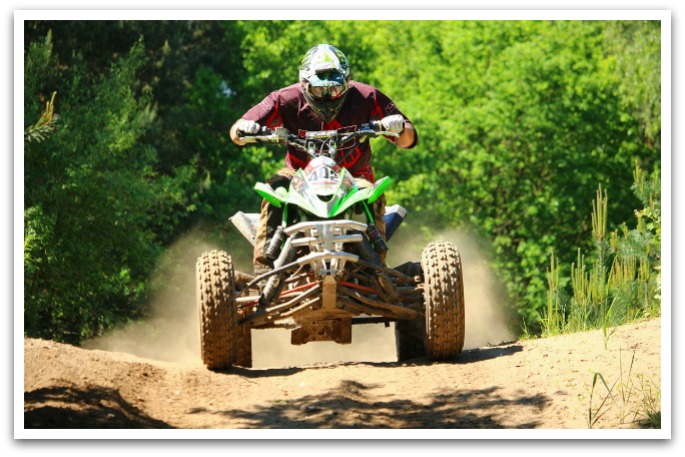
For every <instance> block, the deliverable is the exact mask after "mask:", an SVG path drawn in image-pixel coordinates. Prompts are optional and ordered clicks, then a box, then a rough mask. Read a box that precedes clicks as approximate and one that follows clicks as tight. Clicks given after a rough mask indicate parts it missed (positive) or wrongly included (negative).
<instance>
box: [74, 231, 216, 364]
mask: <svg viewBox="0 0 685 457" xmlns="http://www.w3.org/2000/svg"><path fill="white" fill-rule="evenodd" d="M211 249H217V246H213V245H211V244H209V243H207V242H205V241H203V240H202V236H201V235H200V233H199V231H197V230H193V231H191V232H190V233H188V234H186V235H185V236H183V237H181V238H180V239H179V240H178V241H177V242H176V243H174V244H173V245H172V246H171V247H170V248H169V249H167V251H166V252H165V253H164V255H162V257H161V259H160V261H159V262H158V264H157V266H156V268H155V272H154V274H153V277H152V283H151V284H152V290H153V292H152V296H151V301H150V303H149V317H148V319H147V320H145V321H144V322H136V323H131V324H128V325H125V326H122V327H119V328H116V329H114V330H112V331H110V332H108V333H107V334H105V335H103V336H101V337H98V338H95V339H92V340H89V341H87V342H85V343H84V344H83V346H84V347H86V348H90V349H102V350H106V351H112V352H125V353H129V354H133V355H136V356H139V357H144V358H148V359H153V360H161V361H168V362H176V363H184V364H201V363H202V361H201V360H200V356H199V354H200V330H199V324H198V320H197V309H196V306H195V262H196V260H197V258H198V257H199V256H200V255H201V254H202V253H203V252H205V251H208V250H211Z"/></svg>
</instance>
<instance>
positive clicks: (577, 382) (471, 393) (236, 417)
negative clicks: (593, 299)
mask: <svg viewBox="0 0 685 457" xmlns="http://www.w3.org/2000/svg"><path fill="white" fill-rule="evenodd" d="M660 342H661V332H660V320H659V319H655V320H650V321H646V322H642V323H637V324H630V325H627V326H624V327H619V328H618V329H617V330H616V331H615V333H613V334H612V335H611V336H610V337H609V339H608V343H607V347H606V348H605V340H604V337H603V334H602V332H601V331H593V332H587V333H578V334H574V335H567V336H561V337H555V338H548V339H540V340H528V341H520V342H513V343H507V344H503V345H499V346H496V347H481V348H477V349H471V350H468V351H465V352H464V353H463V354H462V357H461V359H460V360H459V361H456V362H453V363H433V362H429V361H427V360H421V359H418V360H416V361H414V362H412V363H397V362H392V361H385V362H330V363H316V364H310V365H307V366H299V367H287V366H284V364H287V362H288V361H287V360H286V359H285V358H284V356H283V355H280V356H277V357H276V358H275V359H267V358H264V357H262V359H261V360H262V362H261V364H262V365H264V362H265V361H267V360H269V361H270V362H269V363H271V364H272V366H275V368H265V367H263V368H254V369H249V370H248V369H234V370H231V371H227V372H211V371H208V370H206V369H205V368H204V367H203V366H202V365H200V364H199V362H197V363H172V362H163V361H155V360H152V359H146V358H141V357H138V356H134V355H131V354H126V353H121V352H109V351H103V350H93V349H91V350H87V349H82V348H77V347H74V346H68V345H62V344H58V343H55V342H51V341H45V340H35V339H26V340H24V370H25V372H24V422H25V423H24V428H26V429H35V428H38V429H46V428H152V429H165V428H181V429H205V428H212V429H216V428H224V429H227V428H230V429H245V428H248V429H303V428H332V429H348V428H374V429H385V428H392V429H399V428H414V429H445V428H485V429H499V428H524V429H576V428H577V429H587V427H588V424H587V415H588V408H589V404H590V398H589V397H590V392H591V385H592V380H593V373H595V372H600V373H601V374H602V375H603V377H604V379H605V380H606V381H607V383H609V385H611V384H612V383H613V382H615V381H617V380H619V379H620V378H621V374H623V379H624V383H625V381H630V382H631V385H632V386H633V393H632V397H631V403H630V404H628V405H627V407H626V409H625V410H623V411H621V409H620V408H619V407H617V406H616V405H613V406H611V407H610V408H609V407H608V405H607V407H605V408H604V409H602V411H604V410H606V411H607V412H606V414H605V415H604V416H602V418H601V419H600V420H599V421H598V422H597V423H596V424H595V428H625V427H636V425H635V424H631V423H630V422H631V420H632V419H633V415H632V414H630V411H634V410H636V409H637V407H636V403H633V402H636V401H639V400H640V399H642V398H644V396H645V395H644V393H645V391H646V390H645V389H646V388H647V387H649V386H652V387H653V388H658V387H659V386H660V374H661V372H660V368H661V351H660ZM312 344H314V345H315V344H320V343H312ZM371 344H377V343H373V342H372V343H371ZM297 349H298V348H294V350H297ZM380 350H381V348H380V347H379V351H380ZM261 352H269V351H268V348H264V347H262V348H260V349H258V350H256V351H255V360H256V362H257V363H256V364H257V365H258V366H259V365H260V362H259V360H260V359H259V356H260V353H261ZM262 355H264V354H262ZM633 355H634V363H633V365H632V370H631V371H630V377H628V374H629V368H630V362H631V358H632V357H633ZM278 360H280V361H281V366H280V367H278V366H279V365H278V364H277V363H275V362H276V361H278ZM625 384H627V383H625ZM595 392H596V393H595V398H596V401H595V405H598V404H599V401H598V400H601V398H603V397H604V396H606V391H605V390H604V389H603V388H600V387H599V386H598V387H597V389H596V391H595ZM614 393H616V392H614ZM622 413H624V414H623V415H624V416H625V417H624V421H623V422H625V423H624V424H622V423H621V420H620V419H621V418H620V417H619V416H621V415H622Z"/></svg>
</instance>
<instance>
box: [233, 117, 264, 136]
mask: <svg viewBox="0 0 685 457" xmlns="http://www.w3.org/2000/svg"><path fill="white" fill-rule="evenodd" d="M261 128H262V127H261V126H260V125H259V124H257V123H256V122H255V121H250V120H247V119H239V120H238V122H236V126H235V129H236V131H238V132H242V133H245V134H247V135H254V134H255V133H259V129H261Z"/></svg>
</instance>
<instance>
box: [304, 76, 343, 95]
mask: <svg viewBox="0 0 685 457" xmlns="http://www.w3.org/2000/svg"><path fill="white" fill-rule="evenodd" d="M306 86H307V92H309V95H311V96H312V97H314V98H315V99H317V100H335V99H336V98H339V97H341V96H342V95H343V94H344V93H345V91H347V81H345V77H344V76H343V75H341V74H340V73H338V72H337V71H324V72H320V73H316V74H315V75H313V76H311V77H310V78H308V80H307V85H306Z"/></svg>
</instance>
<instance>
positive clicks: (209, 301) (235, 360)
mask: <svg viewBox="0 0 685 457" xmlns="http://www.w3.org/2000/svg"><path fill="white" fill-rule="evenodd" d="M196 273H197V288H196V301H197V308H198V317H199V321H200V353H201V356H202V362H203V363H204V364H205V365H206V366H207V368H209V369H212V370H221V369H225V368H229V367H231V366H233V365H240V366H244V367H249V366H251V365H252V350H251V343H252V341H251V338H250V327H249V326H245V325H243V326H240V325H238V318H239V316H238V311H237V307H236V301H235V279H234V272H233V262H232V260H231V257H230V256H229V255H228V254H226V253H225V252H223V251H209V252H205V253H204V254H202V255H201V256H200V257H199V258H198V260H197V265H196Z"/></svg>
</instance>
